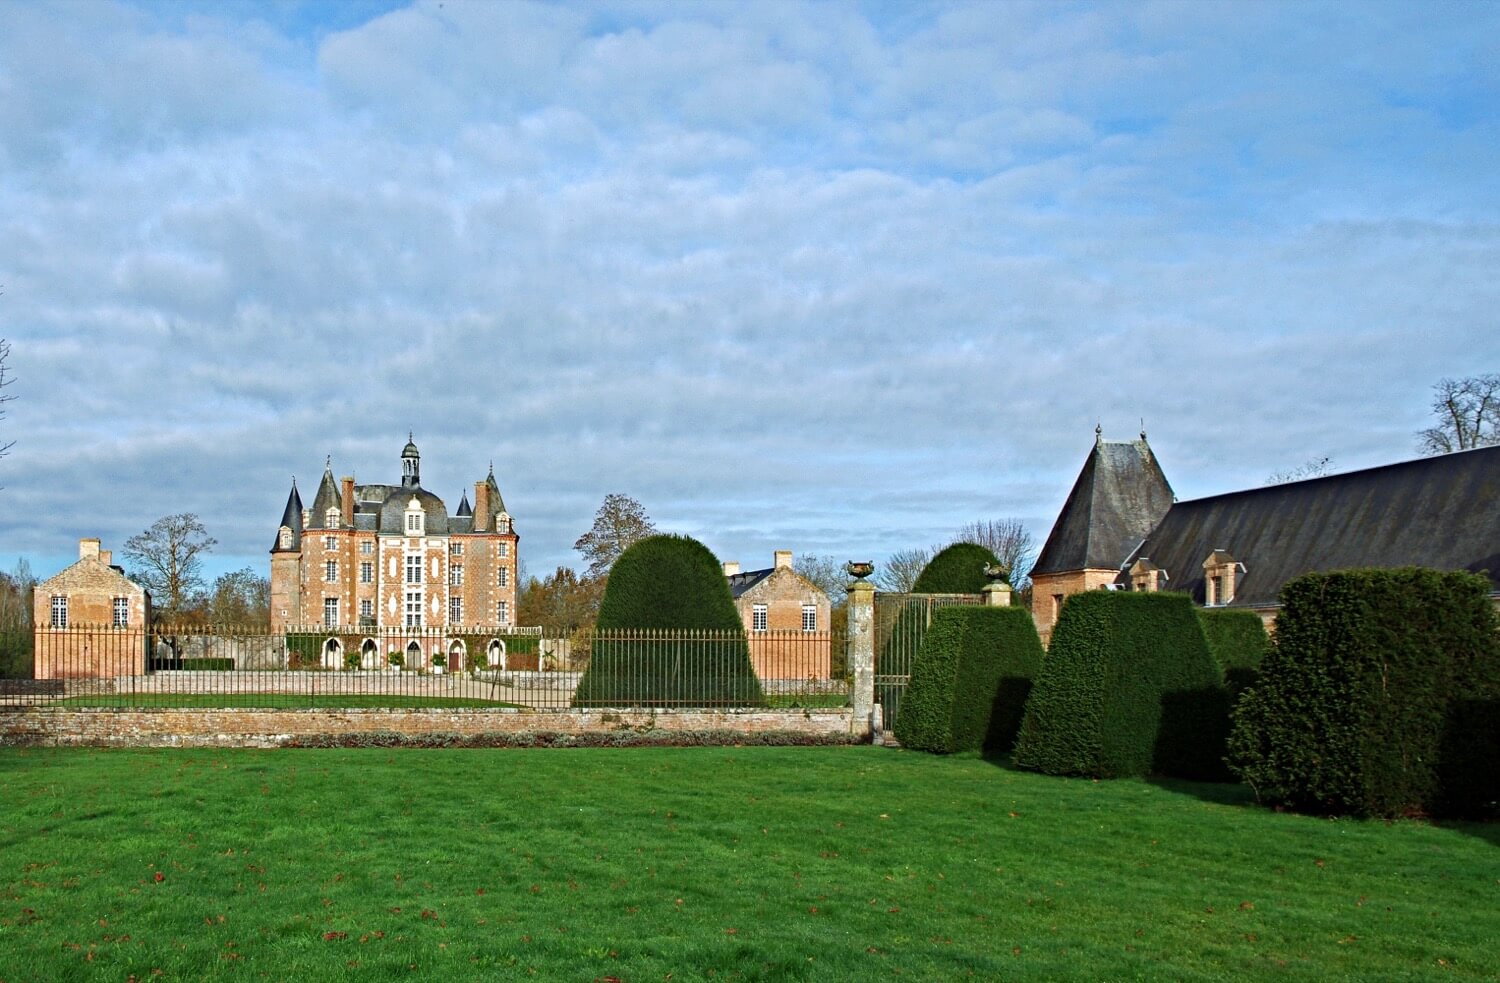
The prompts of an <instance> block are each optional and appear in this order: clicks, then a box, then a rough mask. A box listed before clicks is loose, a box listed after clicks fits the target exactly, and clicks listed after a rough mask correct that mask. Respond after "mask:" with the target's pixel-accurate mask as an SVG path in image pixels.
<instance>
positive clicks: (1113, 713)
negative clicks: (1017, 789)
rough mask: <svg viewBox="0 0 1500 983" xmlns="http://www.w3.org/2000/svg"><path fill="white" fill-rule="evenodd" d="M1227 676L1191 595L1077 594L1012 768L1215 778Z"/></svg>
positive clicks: (1061, 620)
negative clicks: (1217, 737)
mask: <svg viewBox="0 0 1500 983" xmlns="http://www.w3.org/2000/svg"><path fill="white" fill-rule="evenodd" d="M1222 678H1223V677H1222V675H1221V674H1220V672H1219V669H1218V666H1217V665H1215V664H1214V660H1213V656H1212V655H1211V654H1210V653H1209V650H1208V642H1207V641H1206V640H1205V639H1204V637H1203V629H1202V628H1201V627H1200V626H1199V623H1198V619H1197V617H1196V615H1195V613H1194V608H1193V604H1192V601H1191V600H1190V599H1189V598H1188V596H1187V595H1186V594H1167V593H1155V592H1153V593H1130V592H1117V591H1085V592H1083V593H1080V594H1074V595H1072V596H1070V597H1069V598H1068V599H1067V601H1066V602H1064V604H1063V609H1062V612H1061V614H1060V615H1059V617H1058V620H1057V626H1056V627H1055V628H1054V629H1053V631H1052V644H1051V645H1050V646H1049V647H1048V649H1047V656H1046V658H1045V659H1043V660H1042V672H1041V675H1040V676H1039V677H1038V679H1037V682H1036V686H1035V687H1034V688H1033V689H1032V692H1031V699H1030V700H1028V701H1027V704H1026V715H1025V718H1024V719H1023V720H1022V723H1021V734H1020V739H1019V740H1018V742H1017V745H1016V754H1015V761H1016V764H1017V765H1019V766H1020V767H1023V768H1032V769H1035V770H1037V771H1041V772H1045V773H1047V774H1053V775H1092V776H1095V777H1098V778H1118V777H1127V776H1135V775H1145V774H1148V773H1151V772H1156V773H1159V774H1163V775H1170V776H1174V777H1180V778H1195V779H1212V778H1215V777H1218V776H1219V775H1221V774H1222V772H1223V765H1222V763H1221V762H1220V761H1219V757H1220V747H1221V746H1222V738H1220V743H1218V744H1216V743H1215V734H1216V733H1217V734H1219V735H1222V733H1223V730H1224V724H1223V721H1224V719H1225V718H1226V717H1227V715H1228V700H1227V698H1226V695H1225V692H1224V687H1223V682H1222Z"/></svg>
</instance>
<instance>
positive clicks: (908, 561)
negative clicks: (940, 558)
mask: <svg viewBox="0 0 1500 983" xmlns="http://www.w3.org/2000/svg"><path fill="white" fill-rule="evenodd" d="M935 552H936V550H933V549H922V548H917V549H911V550H897V551H896V552H894V553H892V554H891V555H890V556H888V557H886V560H885V562H884V563H881V564H877V565H876V567H875V586H876V587H878V588H880V589H881V590H883V591H889V592H890V593H892V594H907V593H910V592H911V589H912V587H913V586H914V585H915V584H916V582H917V577H918V576H919V575H920V574H921V573H922V568H923V567H925V566H927V561H928V560H930V559H932V554H933V553H935Z"/></svg>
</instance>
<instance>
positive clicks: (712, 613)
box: [573, 535, 765, 707]
mask: <svg viewBox="0 0 1500 983" xmlns="http://www.w3.org/2000/svg"><path fill="white" fill-rule="evenodd" d="M764 703H765V697H764V695H763V694H762V692H761V688H760V680H759V679H757V678H756V676H755V669H754V668H753V667H752V666H751V663H750V646H749V644H748V643H747V642H746V640H745V631H744V624H743V623H742V622H741V620H740V616H739V612H738V611H736V610H735V607H734V598H733V597H732V596H731V595H730V593H729V582H728V581H727V580H725V579H724V570H723V567H721V566H720V565H719V561H718V560H717V559H715V558H714V555H713V553H711V552H710V551H709V550H708V547H706V546H704V545H703V544H702V543H700V542H698V541H697V540H696V539H691V538H689V537H686V536H668V535H660V536H648V537H647V538H645V539H642V540H640V541H638V542H636V543H634V544H633V545H631V546H630V547H629V548H628V549H626V550H625V552H624V553H622V554H620V558H619V559H618V560H616V561H615V563H614V566H613V567H611V568H610V572H609V582H608V583H607V584H606V585H605V588H604V598H603V600H602V601H601V602H600V604H599V622H598V635H597V636H596V638H595V640H594V644H593V647H592V649H591V650H590V653H589V665H588V668H587V669H586V670H585V671H584V674H583V677H582V678H581V679H580V680H579V681H578V689H577V691H576V692H575V693H574V695H573V705H574V706H578V707H588V706H594V707H598V706H617V707H630V706H760V705H763V704H764Z"/></svg>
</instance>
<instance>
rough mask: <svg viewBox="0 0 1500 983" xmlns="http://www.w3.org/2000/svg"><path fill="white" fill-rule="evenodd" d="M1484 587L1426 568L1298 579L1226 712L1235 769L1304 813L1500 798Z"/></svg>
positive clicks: (1478, 806)
mask: <svg viewBox="0 0 1500 983" xmlns="http://www.w3.org/2000/svg"><path fill="white" fill-rule="evenodd" d="M1489 591H1490V583H1489V580H1488V578H1486V577H1483V576H1478V575H1475V574H1469V573H1442V572H1438V571H1435V570H1423V569H1417V568H1405V569H1399V570H1345V571H1338V572H1334V573H1319V574H1308V575H1306V576H1303V577H1298V578H1296V579H1295V580H1292V581H1290V582H1288V583H1287V585H1286V586H1285V587H1284V588H1282V592H1281V611H1280V613H1279V614H1278V616H1277V619H1276V639H1275V643H1274V645H1273V647H1272V649H1271V652H1270V654H1269V655H1268V656H1267V657H1266V660H1265V661H1264V662H1263V663H1262V664H1261V673H1260V678H1259V680H1258V681H1257V683H1256V685H1255V687H1254V688H1253V689H1251V690H1250V691H1249V692H1248V693H1246V694H1245V696H1244V697H1243V698H1242V699H1241V701H1240V703H1239V706H1238V707H1237V708H1236V711H1235V721H1234V730H1233V733H1232V734H1231V737H1230V747H1229V750H1230V764H1231V767H1233V768H1234V770H1235V771H1236V772H1237V773H1238V774H1239V775H1240V776H1241V777H1242V778H1243V779H1244V780H1245V782H1246V783H1247V784H1249V785H1250V786H1251V787H1252V788H1253V789H1254V790H1255V792H1256V794H1257V796H1259V797H1260V798H1261V799H1263V800H1269V801H1272V802H1279V803H1285V804H1287V805H1290V806H1292V807H1294V808H1297V809H1302V810H1306V811H1310V812H1320V813H1334V814H1345V813H1347V814H1353V815H1359V816H1383V817H1395V816H1402V815H1411V814H1421V813H1432V814H1474V813H1481V814H1482V813H1484V812H1485V811H1487V810H1489V809H1491V808H1493V803H1494V802H1495V800H1496V799H1497V798H1500V788H1497V781H1500V779H1497V777H1496V776H1497V773H1500V770H1497V769H1496V767H1495V764H1494V761H1495V759H1494V757H1493V755H1494V753H1495V749H1496V745H1497V736H1496V735H1497V730H1500V728H1497V726H1496V718H1497V712H1496V700H1497V698H1500V637H1497V635H1496V614H1495V608H1494V605H1493V603H1492V602H1491V601H1490V598H1489V596H1488V595H1489Z"/></svg>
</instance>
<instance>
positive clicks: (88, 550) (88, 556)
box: [78, 539, 99, 560]
mask: <svg viewBox="0 0 1500 983" xmlns="http://www.w3.org/2000/svg"><path fill="white" fill-rule="evenodd" d="M78 558H79V559H80V560H97V559H99V540H97V539H80V540H79V541H78Z"/></svg>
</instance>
